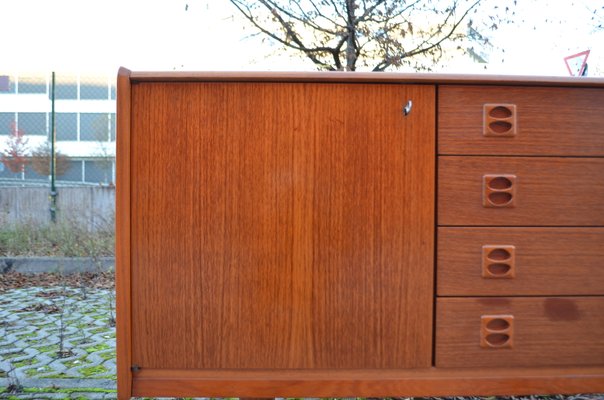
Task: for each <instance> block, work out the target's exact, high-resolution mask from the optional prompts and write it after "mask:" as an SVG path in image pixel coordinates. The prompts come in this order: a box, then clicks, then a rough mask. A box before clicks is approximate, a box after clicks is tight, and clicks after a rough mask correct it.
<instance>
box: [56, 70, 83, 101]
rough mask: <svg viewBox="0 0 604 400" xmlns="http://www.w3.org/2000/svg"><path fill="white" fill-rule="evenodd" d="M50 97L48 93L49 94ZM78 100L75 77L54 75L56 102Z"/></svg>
mask: <svg viewBox="0 0 604 400" xmlns="http://www.w3.org/2000/svg"><path fill="white" fill-rule="evenodd" d="M49 95H50V93H49ZM77 98H78V79H77V77H76V76H69V75H56V76H55V99H58V100H77Z"/></svg>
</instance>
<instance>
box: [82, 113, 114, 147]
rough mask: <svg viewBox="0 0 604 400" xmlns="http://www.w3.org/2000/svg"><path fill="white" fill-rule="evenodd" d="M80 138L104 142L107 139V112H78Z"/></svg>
mask: <svg viewBox="0 0 604 400" xmlns="http://www.w3.org/2000/svg"><path fill="white" fill-rule="evenodd" d="M80 140H86V141H94V142H106V141H108V140H109V114H105V113H103V114H99V113H82V114H80Z"/></svg>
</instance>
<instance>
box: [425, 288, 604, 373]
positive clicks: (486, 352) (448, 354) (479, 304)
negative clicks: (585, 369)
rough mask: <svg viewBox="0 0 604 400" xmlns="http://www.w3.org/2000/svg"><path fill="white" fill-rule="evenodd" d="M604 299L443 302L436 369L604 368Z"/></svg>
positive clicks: (439, 311) (439, 308)
mask: <svg viewBox="0 0 604 400" xmlns="http://www.w3.org/2000/svg"><path fill="white" fill-rule="evenodd" d="M602 360H604V298H602V297H545V298H526V297H516V298H504V297H496V298H463V299H462V298H440V299H438V301H437V320H436V367H493V368H496V367H533V366H563V365H601V364H602Z"/></svg>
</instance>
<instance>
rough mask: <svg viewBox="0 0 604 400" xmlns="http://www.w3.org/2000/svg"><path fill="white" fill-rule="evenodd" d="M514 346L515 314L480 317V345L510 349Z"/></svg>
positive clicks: (487, 347) (489, 347)
mask: <svg viewBox="0 0 604 400" xmlns="http://www.w3.org/2000/svg"><path fill="white" fill-rule="evenodd" d="M513 346H514V316H513V315H483V316H481V317H480V347H483V348H486V349H510V348H512V347H513Z"/></svg>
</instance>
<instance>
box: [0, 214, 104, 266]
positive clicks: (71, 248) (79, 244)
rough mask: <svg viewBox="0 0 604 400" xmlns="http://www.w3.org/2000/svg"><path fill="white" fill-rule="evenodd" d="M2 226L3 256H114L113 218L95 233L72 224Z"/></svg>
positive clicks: (0, 254)
mask: <svg viewBox="0 0 604 400" xmlns="http://www.w3.org/2000/svg"><path fill="white" fill-rule="evenodd" d="M1 225H2V226H1V227H0V257H16V256H22V257H23V256H24V257H32V256H54V257H110V256H113V254H114V246H115V237H114V227H113V218H110V219H109V220H108V221H107V222H106V223H104V224H102V225H103V226H99V227H98V229H97V231H95V232H90V231H88V229H86V227H85V226H82V225H81V224H76V223H69V222H60V223H57V224H54V225H53V224H49V225H47V226H40V225H36V224H33V223H22V224H19V225H7V224H1Z"/></svg>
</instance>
